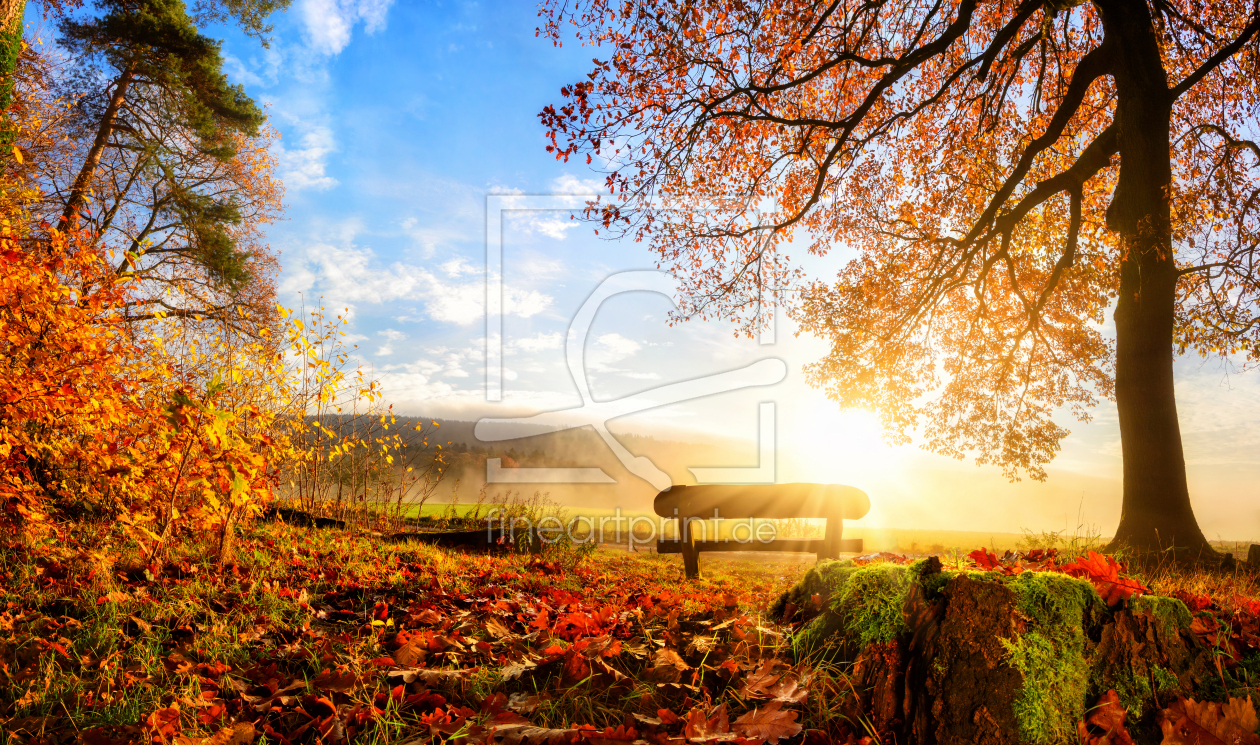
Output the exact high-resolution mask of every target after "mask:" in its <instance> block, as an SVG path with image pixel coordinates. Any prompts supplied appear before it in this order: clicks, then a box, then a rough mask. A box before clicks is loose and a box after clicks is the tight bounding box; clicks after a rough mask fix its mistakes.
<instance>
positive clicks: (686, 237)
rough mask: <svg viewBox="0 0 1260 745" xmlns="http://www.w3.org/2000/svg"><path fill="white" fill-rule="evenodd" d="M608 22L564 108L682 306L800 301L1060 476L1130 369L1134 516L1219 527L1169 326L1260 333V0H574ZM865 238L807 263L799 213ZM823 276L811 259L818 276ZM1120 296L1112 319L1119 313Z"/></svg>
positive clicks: (927, 415) (929, 423) (564, 123)
mask: <svg viewBox="0 0 1260 745" xmlns="http://www.w3.org/2000/svg"><path fill="white" fill-rule="evenodd" d="M543 15H544V18H545V21H546V23H545V27H544V29H543V32H544V33H545V34H547V35H548V36H550V37H551V38H552V39H553V40H555V41H556V42H557V43H559V42H561V41H562V40H565V39H567V38H569V36H570V35H571V34H574V33H575V34H576V35H577V36H578V38H579V39H581V40H582V41H583V42H585V43H589V44H591V45H593V46H594V47H595V48H596V53H597V54H601V55H602V56H601V58H599V59H596V60H595V64H594V69H593V70H592V72H591V73H590V75H589V76H588V77H587V78H586V79H583V80H580V81H578V82H577V83H575V84H573V85H571V86H566V87H565V88H563V89H562V90H561V94H562V95H563V96H564V97H565V99H566V100H565V101H564V102H563V103H562V104H559V105H556V106H549V107H547V108H546V109H545V110H544V111H543V112H542V114H541V116H542V120H543V122H544V124H545V125H546V127H547V129H548V131H549V135H550V137H551V142H552V144H551V146H550V147H549V149H551V150H553V151H554V152H555V153H556V155H557V157H559V158H564V159H568V158H569V157H571V156H574V155H576V154H585V155H586V159H587V162H592V158H595V159H598V162H597V163H596V165H597V167H598V166H603V167H604V170H605V171H606V173H607V184H608V187H609V189H610V192H611V198H608V199H604V200H601V201H600V203H598V204H594V205H592V206H591V210H590V211H588V215H589V216H592V217H594V218H597V219H600V220H602V221H603V222H604V224H605V225H606V226H607V227H608V228H610V229H615V230H616V231H619V233H621V234H629V235H632V236H634V237H636V238H639V239H642V240H647V241H650V243H651V245H652V247H653V248H654V249H655V250H656V251H657V252H658V254H659V256H660V259H661V262H662V263H663V265H665V266H668V267H670V268H672V269H673V270H674V271H675V272H676V273H677V274H678V275H679V276H680V277H681V278H682V279H683V287H684V290H683V292H684V305H683V310H682V312H683V313H684V314H700V315H708V316H718V317H730V318H736V319H741V320H742V321H743V323H744V324H745V328H752V327H755V326H756V324H757V323H758V322H759V321H761V320H762V318H763V314H764V312H765V309H766V308H767V307H768V305H767V301H787V302H789V303H790V307H791V311H792V313H793V314H794V316H795V318H796V319H797V320H798V321H799V322H800V324H801V326H802V328H803V329H805V330H807V331H810V332H813V333H815V334H818V335H820V336H822V337H824V338H826V339H829V340H830V343H831V351H830V353H829V354H828V355H827V356H826V357H825V358H823V359H822V360H820V361H818V362H817V363H815V364H813V365H811V366H809V367H808V369H807V372H808V374H809V376H810V379H811V381H812V382H813V383H815V384H817V385H819V386H823V387H824V388H825V389H826V391H827V392H828V393H829V395H830V396H831V397H832V398H834V399H835V400H836V401H837V402H839V403H840V404H841V405H843V406H846V407H848V406H856V407H867V408H871V409H874V410H877V411H879V412H880V413H881V415H882V417H883V421H884V423H885V424H886V426H888V427H889V428H890V430H891V431H892V432H894V433H896V434H897V435H899V436H901V437H906V436H907V435H909V434H911V433H913V432H916V431H918V432H920V433H921V434H922V435H923V437H924V439H925V442H926V444H927V445H928V446H930V447H932V448H933V449H935V450H937V451H940V452H944V453H947V454H951V455H955V456H958V457H961V456H962V455H963V454H965V453H967V452H972V453H975V454H977V456H978V460H979V461H980V462H982V463H996V464H999V465H1001V466H1002V467H1003V469H1004V470H1005V471H1006V472H1007V473H1008V474H1009V475H1011V476H1013V477H1014V476H1016V475H1019V474H1023V473H1026V474H1028V475H1031V476H1032V477H1034V478H1045V472H1044V470H1043V466H1044V464H1045V463H1047V462H1048V461H1050V460H1051V459H1052V458H1053V457H1054V455H1055V453H1056V452H1057V451H1058V449H1059V442H1060V441H1061V440H1062V438H1063V437H1064V436H1065V435H1066V434H1067V430H1066V429H1064V428H1063V427H1062V426H1060V425H1059V424H1057V423H1056V422H1055V421H1054V420H1053V418H1054V417H1055V416H1056V415H1061V412H1063V411H1065V410H1066V411H1068V412H1070V413H1072V414H1075V415H1076V416H1077V417H1078V418H1080V419H1082V420H1085V419H1088V417H1089V408H1090V407H1091V406H1093V405H1094V404H1095V403H1097V401H1098V399H1099V398H1101V397H1113V396H1114V399H1115V401H1116V405H1117V409H1118V412H1119V420H1120V434H1121V439H1122V443H1123V446H1122V450H1123V459H1124V464H1123V471H1124V496H1123V511H1122V516H1121V520H1120V525H1119V527H1118V529H1117V531H1116V538H1115V545H1120V544H1127V545H1129V546H1132V547H1134V548H1136V549H1139V550H1142V551H1149V550H1158V549H1167V548H1170V547H1175V548H1177V549H1183V550H1187V551H1192V552H1199V551H1204V550H1207V549H1208V548H1209V547H1208V544H1207V541H1206V540H1205V539H1204V537H1203V534H1202V532H1201V531H1200V529H1199V527H1198V524H1197V522H1196V520H1195V517H1194V514H1193V511H1192V509H1191V505H1190V497H1189V492H1188V489H1187V484H1186V469H1185V458H1184V456H1183V453H1182V445H1181V434H1180V430H1179V427H1178V420H1177V409H1176V401H1175V399H1174V394H1173V359H1174V350H1180V351H1186V350H1193V351H1196V352H1199V353H1202V354H1205V355H1226V356H1229V357H1230V359H1231V360H1232V361H1233V362H1235V363H1241V364H1243V365H1246V364H1250V363H1255V362H1257V361H1260V307H1258V304H1257V298H1260V275H1258V274H1257V269H1258V267H1257V266H1256V258H1257V251H1256V246H1257V238H1258V236H1260V215H1258V210H1260V191H1258V189H1260V148H1258V147H1257V144H1256V142H1257V140H1260V137H1257V129H1258V126H1257V121H1258V119H1257V104H1258V103H1260V87H1258V86H1257V81H1258V80H1260V46H1258V43H1257V39H1258V32H1260V3H1258V2H1256V0H1248V1H1247V2H1239V1H1238V0H1149V1H1148V0H1095V1H1094V2H1091V3H1081V2H1080V0H1076V1H1075V2H1073V1H1072V0H995V1H993V2H985V3H980V2H978V1H977V0H930V1H928V2H917V1H914V0H835V1H833V2H816V1H815V0H765V1H763V2H743V1H740V0H691V1H689V2H680V3H679V2H665V1H663V0H581V1H579V2H577V3H572V2H565V1H564V0H552V1H551V2H549V3H548V4H547V6H546V7H545V9H544V12H543ZM794 237H795V240H798V241H801V242H803V243H805V244H807V250H808V251H809V252H810V253H812V254H826V253H828V252H830V251H834V250H838V249H844V250H851V251H853V252H854V254H855V255H854V257H853V258H852V259H850V260H849V261H847V263H846V264H845V266H844V268H843V269H842V270H841V271H840V272H839V273H838V275H837V276H836V277H835V278H834V279H831V280H826V281H824V280H822V279H812V280H808V279H807V278H803V277H802V274H801V270H800V265H799V263H793V261H792V259H791V258H790V256H789V255H788V249H789V247H790V246H791V245H792V241H793V239H794ZM803 280H804V281H803ZM1109 309H1114V311H1113V312H1112V318H1113V319H1114V337H1113V336H1112V335H1111V332H1110V330H1109V329H1108V328H1107V324H1106V321H1107V319H1106V313H1107V311H1108V310H1109Z"/></svg>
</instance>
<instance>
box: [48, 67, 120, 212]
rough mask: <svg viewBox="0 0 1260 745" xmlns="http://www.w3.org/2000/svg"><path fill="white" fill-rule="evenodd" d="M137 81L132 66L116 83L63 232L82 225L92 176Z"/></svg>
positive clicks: (74, 191)
mask: <svg viewBox="0 0 1260 745" xmlns="http://www.w3.org/2000/svg"><path fill="white" fill-rule="evenodd" d="M133 77H135V67H134V65H130V64H129V65H127V67H126V68H124V69H123V71H122V74H121V75H119V76H118V79H117V80H115V81H114V92H113V94H112V95H110V97H109V105H108V106H106V107H105V114H104V116H102V117H101V122H100V124H99V125H98V126H97V128H96V139H95V140H93V142H92V147H91V149H89V150H88V154H87V157H86V158H84V159H83V166H82V167H81V168H80V169H79V174H78V175H77V176H75V178H74V184H73V185H71V187H70V197H69V198H68V199H67V200H66V208H65V211H64V212H62V213H61V225H60V226H58V227H59V229H61V230H73V229H74V228H75V227H76V225H77V224H78V217H79V211H80V209H81V208H82V207H83V205H84V203H85V202H86V201H87V191H88V187H89V186H90V185H91V183H92V176H93V175H95V173H96V167H97V166H98V165H100V162H101V155H102V154H103V153H104V152H105V145H107V144H108V143H109V136H110V134H111V133H113V131H114V123H115V121H117V119H118V110H119V109H120V108H122V104H123V101H124V100H125V99H126V96H127V87H128V86H129V85H131V80H132V78H133Z"/></svg>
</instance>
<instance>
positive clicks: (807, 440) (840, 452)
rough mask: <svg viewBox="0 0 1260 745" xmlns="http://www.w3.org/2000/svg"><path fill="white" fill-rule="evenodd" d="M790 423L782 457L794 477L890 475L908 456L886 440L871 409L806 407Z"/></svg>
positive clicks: (838, 479) (832, 479)
mask: <svg viewBox="0 0 1260 745" xmlns="http://www.w3.org/2000/svg"><path fill="white" fill-rule="evenodd" d="M785 424H786V425H787V426H786V427H784V428H783V430H784V436H783V441H782V443H781V444H780V452H781V454H782V455H781V459H780V460H781V463H782V464H783V466H784V467H785V468H786V469H787V470H788V471H789V473H791V474H792V478H793V480H809V481H817V482H820V483H845V482H846V481H849V482H851V481H853V480H855V478H857V477H859V476H863V475H868V474H876V473H878V474H881V475H886V474H887V472H888V471H889V470H891V469H895V468H896V467H897V465H898V464H899V462H900V461H901V458H902V456H901V453H900V452H899V449H898V448H895V447H893V446H890V445H889V444H888V443H886V442H885V441H884V440H883V437H882V432H881V429H880V425H879V417H877V416H876V415H875V414H873V413H871V412H869V411H862V410H851V411H837V410H836V409H835V407H834V404H830V405H829V404H823V405H820V406H815V407H809V409H806V410H801V412H800V414H798V415H797V416H796V417H793V421H789V422H785ZM783 456H786V457H783Z"/></svg>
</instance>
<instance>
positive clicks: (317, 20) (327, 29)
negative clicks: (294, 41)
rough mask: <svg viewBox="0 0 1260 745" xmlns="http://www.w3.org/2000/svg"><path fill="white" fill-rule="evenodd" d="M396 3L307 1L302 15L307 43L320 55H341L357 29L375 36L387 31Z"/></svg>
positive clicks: (304, 0)
mask: <svg viewBox="0 0 1260 745" xmlns="http://www.w3.org/2000/svg"><path fill="white" fill-rule="evenodd" d="M391 1H392V0H303V2H302V4H301V7H300V8H299V13H300V14H301V16H302V22H303V24H304V25H305V26H306V41H307V43H308V44H309V45H310V46H311V48H312V49H314V50H315V51H317V52H320V53H322V54H329V55H333V54H337V53H339V52H341V50H342V49H345V48H346V45H347V44H349V43H350V36H351V33H352V32H353V31H354V27H355V25H357V24H358V23H360V22H362V23H363V30H364V31H366V32H367V33H368V34H373V33H376V32H377V31H379V30H380V29H382V28H384V27H385V15H386V13H387V12H388V11H389V6H390V4H391Z"/></svg>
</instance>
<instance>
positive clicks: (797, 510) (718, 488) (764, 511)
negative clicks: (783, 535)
mask: <svg viewBox="0 0 1260 745" xmlns="http://www.w3.org/2000/svg"><path fill="white" fill-rule="evenodd" d="M652 507H653V509H654V510H655V511H656V514H658V515H660V516H661V517H699V518H703V519H706V520H708V519H712V518H713V517H715V516H716V517H720V518H723V519H726V520H743V519H746V518H750V517H760V518H768V519H778V520H786V519H791V518H823V517H825V518H831V517H833V516H835V517H839V518H840V519H842V520H857V519H859V518H861V517H865V516H866V513H867V512H869V511H870V509H871V500H870V497H868V496H867V495H866V492H864V491H862V490H861V489H857V488H855V487H852V486H842V485H839V484H749V485H742V484H741V485H701V486H681V485H678V486H674V487H672V488H670V489H668V490H666V491H663V492H661V493H660V494H657V495H656V499H655V501H654V502H653V504H652Z"/></svg>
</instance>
